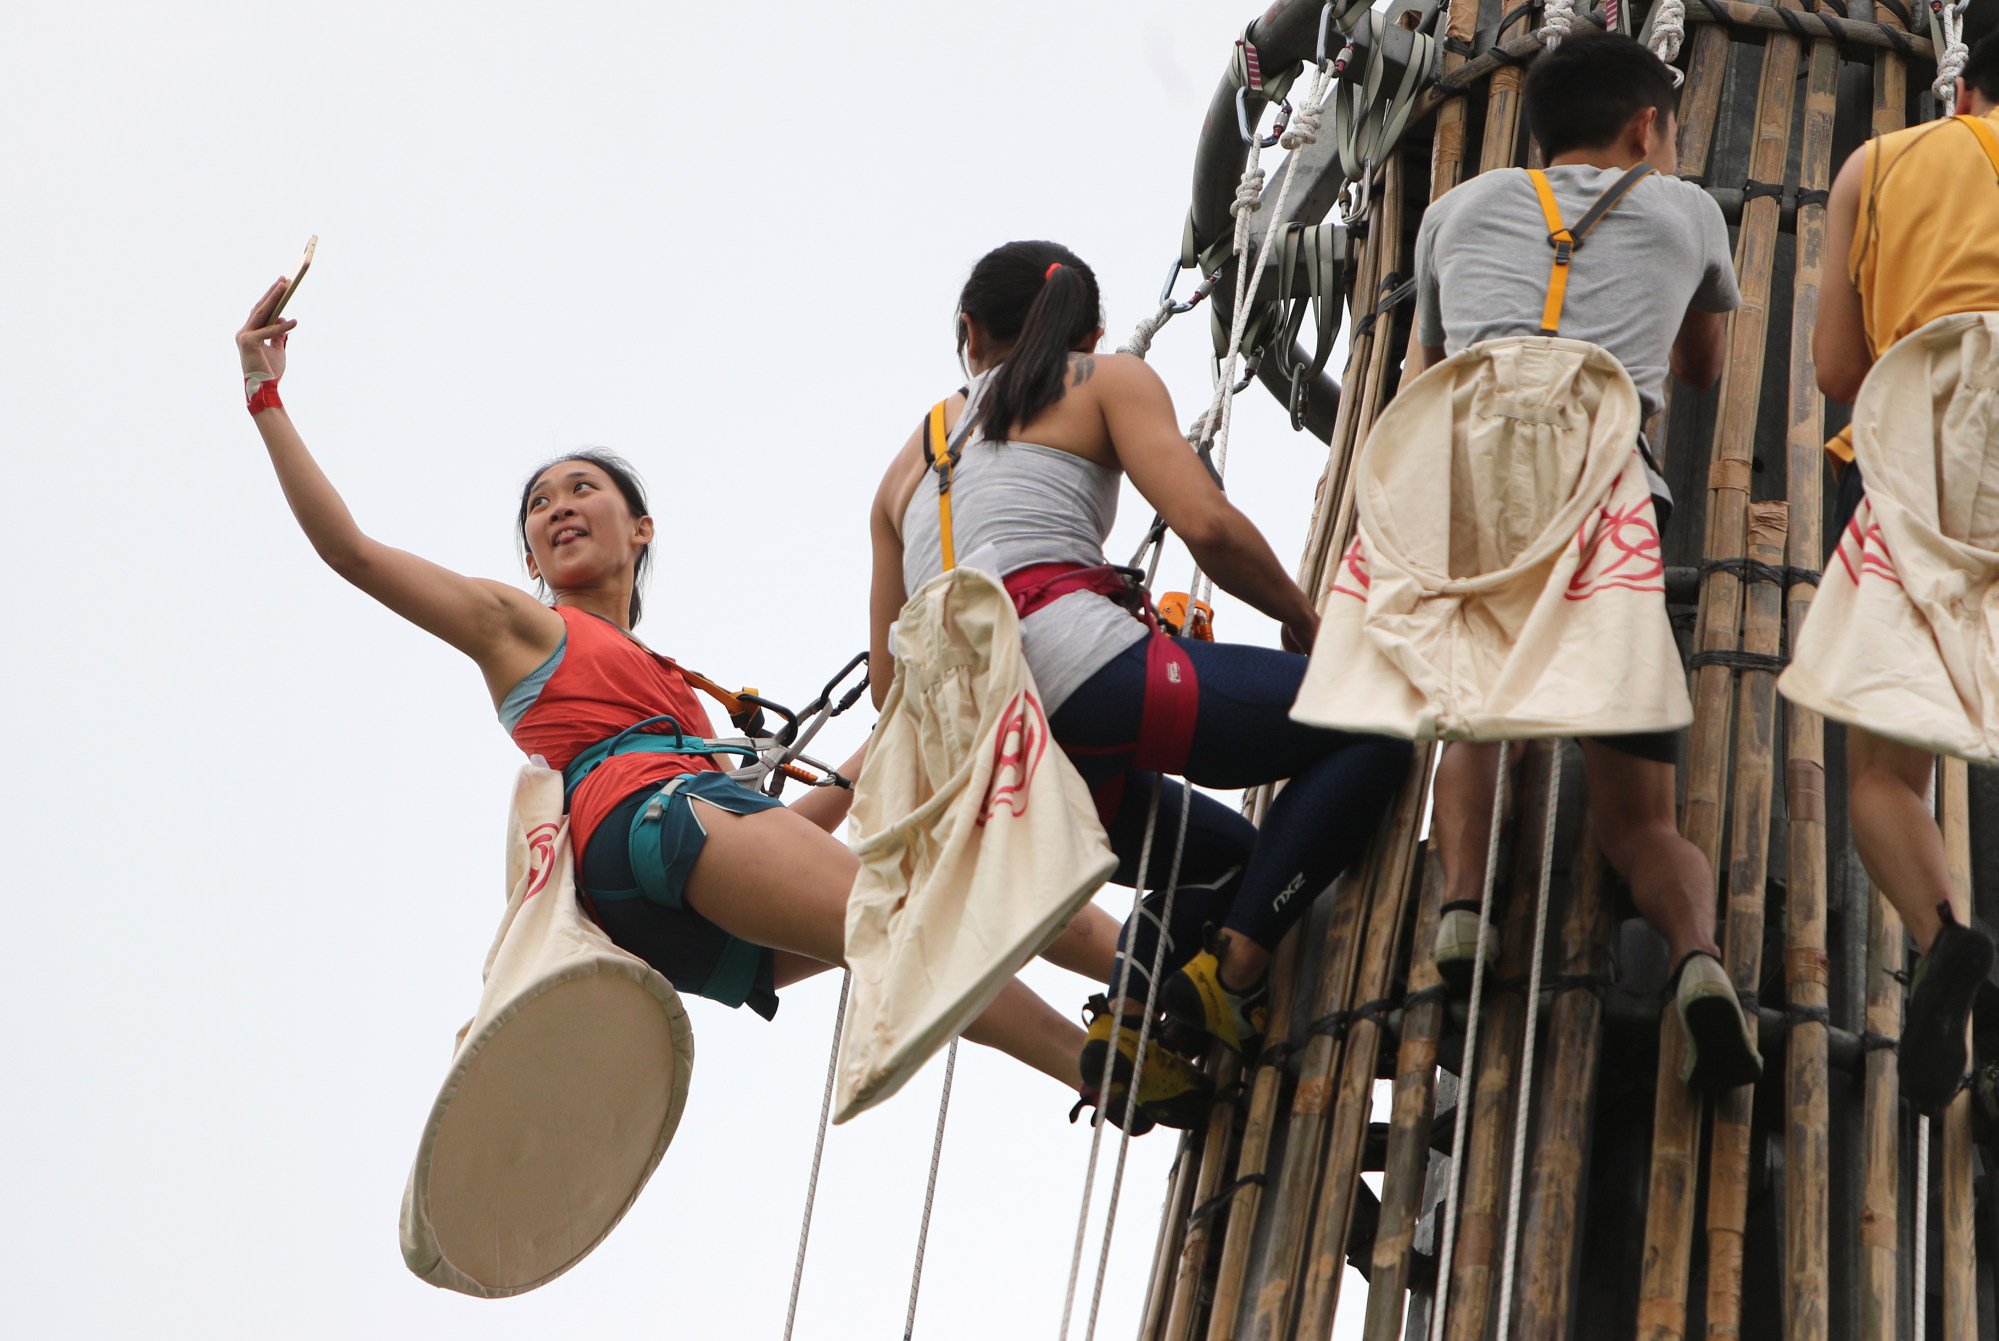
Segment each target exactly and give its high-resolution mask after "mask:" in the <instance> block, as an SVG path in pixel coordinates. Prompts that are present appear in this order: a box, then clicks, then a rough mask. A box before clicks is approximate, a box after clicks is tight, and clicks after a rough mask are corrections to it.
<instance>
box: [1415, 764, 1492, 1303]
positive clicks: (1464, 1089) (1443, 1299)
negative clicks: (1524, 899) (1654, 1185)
mask: <svg viewBox="0 0 1999 1341" xmlns="http://www.w3.org/2000/svg"><path fill="white" fill-rule="evenodd" d="M1507 750H1508V747H1507V745H1506V744H1505V743H1504V742H1501V744H1500V747H1499V776H1498V778H1497V779H1496V780H1495V781H1494V783H1493V788H1492V831H1491V833H1490V835H1489V836H1488V837H1487V839H1486V846H1485V896H1484V898H1483V899H1482V900H1481V901H1480V903H1479V909H1478V946H1477V948H1476V949H1474V950H1473V952H1472V967H1471V1003H1470V1005H1469V1006H1468V1007H1467V1008H1466V1011H1465V1045H1464V1051H1463V1053H1462V1054H1461V1055H1460V1056H1459V1058H1458V1116H1457V1121H1456V1122H1455V1123H1454V1124H1452V1129H1451V1172H1450V1179H1449V1181H1448V1182H1446V1183H1445V1184H1444V1238H1443V1242H1442V1244H1441V1245H1439V1249H1438V1253H1437V1306H1436V1311H1435V1312H1433V1313H1431V1315H1430V1341H1443V1338H1444V1314H1445V1311H1446V1310H1447V1309H1448V1308H1449V1307H1450V1301H1451V1250H1452V1248H1453V1246H1454V1245H1455V1244H1456V1242H1457V1237H1458V1184H1459V1182H1460V1181H1461V1180H1462V1179H1463V1176H1464V1162H1465V1129H1466V1128H1467V1127H1469V1126H1471V1097H1472V1074H1471V1073H1472V1068H1473V1067H1474V1066H1476V1065H1477V1061H1478V1022H1479V1015H1480V1013H1481V1012H1480V1010H1479V998H1480V996H1481V995H1482V994H1483V992H1484V991H1485V946H1486V937H1487V935H1488V934H1489V932H1490V930H1491V926H1492V923H1491V919H1490V918H1488V917H1487V916H1486V913H1487V911H1488V910H1489V909H1490V908H1491V907H1492V884H1493V877H1494V875H1495V874H1496V873H1497V871H1498V867H1499V832H1500V818H1501V816H1503V815H1504V814H1505V813H1506V755H1507Z"/></svg>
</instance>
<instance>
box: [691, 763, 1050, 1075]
mask: <svg viewBox="0 0 1999 1341" xmlns="http://www.w3.org/2000/svg"><path fill="white" fill-rule="evenodd" d="M693 804H695V805H697V806H699V807H700V809H699V810H698V812H697V813H698V814H699V815H700V818H701V826H702V827H703V828H704V829H706V830H707V831H708V841H707V843H706V844H705V845H704V846H703V847H702V849H701V855H700V856H699V857H698V858H696V859H695V862H694V870H693V871H692V872H691V873H690V874H689V876H688V880H687V890H686V899H687V903H688V906H689V907H691V908H693V909H694V910H695V911H697V912H699V913H700V914H701V915H702V916H703V917H706V918H707V919H708V920H709V921H711V922H713V923H715V925H717V926H719V927H721V928H722V930H724V931H726V932H728V933H729V934H730V935H732V936H738V937H741V938H742V939H743V940H746V941H752V942H754V943H756V944H758V945H768V946H770V947H771V948H772V949H773V950H776V951H778V952H779V953H780V954H783V953H784V952H787V951H788V952H790V954H789V956H787V957H786V958H785V960H784V963H785V964H786V966H787V969H789V970H796V969H799V968H802V967H804V965H803V964H802V963H801V959H803V960H817V961H819V962H821V963H824V964H843V963H845V962H846V960H845V957H844V951H845V948H846V935H847V895H848V892H849V891H850V890H852V889H853V886H854V872H855V871H856V870H857V869H858V866H859V863H857V862H856V861H855V859H854V854H853V853H852V852H849V851H848V850H847V846H846V844H844V843H842V842H840V841H839V840H838V839H836V838H834V837H832V836H831V835H830V834H828V833H827V832H826V831H825V830H823V829H821V828H819V827H818V826H816V825H814V824H813V823H812V822H811V821H810V820H809V819H805V818H803V817H801V816H799V815H795V814H793V813H792V812H791V811H789V810H765V811H761V812H759V813H757V814H754V815H731V814H729V813H728V812H727V811H725V810H720V809H718V808H716V807H714V806H711V805H708V804H707V803H706V802H703V801H699V800H697V801H695V802H693ZM792 956H796V957H797V958H793V957H792ZM965 1037H967V1038H969V1039H971V1040H972V1041H973V1042H975V1043H984V1044H986V1045H987V1046H989V1047H993V1048H997V1049H999V1050H1000V1051H1001V1052H1004V1053H1006V1054H1007V1055H1009V1056H1011V1057H1015V1058H1018V1059H1019V1060H1020V1061H1023V1062H1025V1063H1027V1064H1028V1065H1029V1066H1031V1067H1033V1068H1034V1069H1035V1070H1037V1071H1040V1072H1041V1073H1042V1074H1044V1075H1048V1076H1052V1077H1054V1078H1055V1079H1056V1080H1059V1081H1061V1082H1062V1083H1063V1084H1064V1085H1067V1086H1069V1087H1071V1088H1074V1087H1075V1085H1076V1083H1077V1078H1078V1073H1077V1069H1076V1057H1077V1054H1078V1053H1079V1052H1080V1051H1081V1050H1082V1046H1083V1031H1082V1029H1081V1028H1079V1027H1078V1026H1076V1025H1074V1024H1070V1023H1069V1022H1068V1021H1067V1020H1065V1019H1064V1018H1063V1017H1062V1016H1061V1015H1060V1014H1058V1013H1057V1012H1056V1010H1055V1009H1054V1007H1052V1006H1050V1005H1048V1004H1047V1003H1046V1002H1044V1001H1042V1000H1041V999H1040V998H1039V997H1037V996H1035V995H1034V993H1033V992H1031V991H1029V990H1028V989H1027V988H1025V987H1023V986H1021V985H1020V983H1019V982H1012V983H1009V984H1008V985H1007V987H1006V989H1005V990H1004V991H1002V992H1001V993H1000V995H999V997H998V998H997V999H996V1000H995V1001H994V1002H993V1003H992V1004H991V1005H990V1006H988V1007H986V1009H985V1013H984V1014H982V1015H981V1016H979V1018H978V1019H977V1020H975V1021H973V1022H972V1025H971V1027H970V1028H968V1029H966V1030H965Z"/></svg>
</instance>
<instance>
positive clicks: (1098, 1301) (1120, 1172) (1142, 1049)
mask: <svg viewBox="0 0 1999 1341" xmlns="http://www.w3.org/2000/svg"><path fill="white" fill-rule="evenodd" d="M1153 805H1154V808H1155V809H1156V808H1157V806H1158V800H1157V799H1156V798H1155V799H1154V801H1153ZM1193 807H1194V784H1192V783H1191V782H1187V781H1186V780H1184V779H1182V781H1181V783H1180V832H1179V835H1178V836H1177V837H1176V838H1175V839H1174V840H1173V862H1172V865H1170V866H1169V867H1168V868H1167V871H1166V899H1165V903H1164V906H1163V907H1162V908H1161V910H1160V917H1161V920H1162V921H1169V920H1170V919H1171V918H1172V916H1173V895H1174V893H1175V891H1176V890H1178V888H1179V885H1180V859H1181V858H1182V857H1183V856H1184V855H1185V854H1186V851H1187V821H1188V818H1189V816H1190V814H1191V813H1192V811H1193ZM1166 941H1167V937H1166V934H1165V929H1164V927H1163V926H1162V928H1161V930H1160V935H1159V941H1158V944H1156V945H1155V946H1154V947H1153V951H1152V982H1151V984H1150V985H1149V986H1148V987H1147V988H1146V993H1145V1018H1144V1020H1143V1021H1142V1022H1141V1023H1140V1025H1139V1028H1138V1047H1137V1049H1136V1051H1135V1053H1134V1055H1133V1057H1132V1060H1131V1088H1130V1089H1129V1090H1128V1091H1126V1096H1125V1103H1124V1122H1123V1124H1122V1126H1121V1127H1120V1128H1119V1131H1118V1147H1117V1164H1116V1165H1115V1166H1114V1167H1113V1168H1112V1170H1111V1195H1110V1198H1109V1200H1108V1201H1106V1202H1105V1204H1104V1238H1103V1243H1102V1245H1101V1246H1100V1247H1099V1248H1098V1250H1097V1280H1096V1284H1095V1285H1094V1286H1093V1287H1092V1288H1091V1290H1090V1317H1089V1321H1088V1322H1087V1323H1085V1324H1084V1327H1083V1341H1092V1338H1094V1337H1095V1336H1096V1334H1097V1310H1098V1309H1099V1308H1100V1307H1101V1306H1102V1304H1103V1300H1104V1278H1105V1277H1106V1276H1108V1275H1109V1274H1110V1269H1111V1234H1112V1232H1113V1231H1114V1230H1115V1229H1116V1228H1117V1208H1118V1199H1119V1197H1120V1195H1121V1194H1122V1193H1123V1191H1124V1166H1125V1160H1126V1158H1127V1157H1128V1156H1129V1154H1130V1152H1131V1115H1132V1111H1133V1110H1134V1109H1136V1108H1137V1107H1138V1084H1139V1080H1140V1078H1141V1077H1143V1076H1144V1074H1145V1059H1146V1053H1147V1049H1148V1046H1149V1045H1150V1043H1151V1041H1152V1016H1153V1005H1152V1001H1153V996H1154V994H1155V993H1157V992H1158V990H1159V979H1160V976H1161V975H1162V974H1163V973H1164V972H1165V971H1166ZM904 1341H908V1339H907V1338H904Z"/></svg>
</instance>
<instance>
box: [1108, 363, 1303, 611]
mask: <svg viewBox="0 0 1999 1341" xmlns="http://www.w3.org/2000/svg"><path fill="white" fill-rule="evenodd" d="M1097 382H1098V386H1099V391H1098V395H1099V397H1100V404H1101V405H1102V406H1103V414H1104V427H1105V429H1106V430H1107V431H1108V433H1109V435H1110V439H1111V448H1112V450H1113V451H1115V452H1116V453H1117V458H1118V463H1119V464H1120V465H1121V466H1123V467H1124V471H1125V473H1126V474H1127V475H1129V476H1130V477H1131V482H1132V484H1133V485H1134V486H1136V487H1137V489H1138V492H1139V493H1140V494H1142V495H1144V497H1145V500H1146V501H1147V502H1148V503H1150V504H1152V506H1153V507H1155V508H1157V509H1158V510H1159V515H1160V516H1161V517H1164V518H1165V519H1166V524H1167V525H1168V526H1170V527H1172V528H1173V531H1174V533H1175V534H1176V535H1178V536H1179V537H1180V539H1181V540H1182V541H1183V542H1184V543H1185V544H1186V546H1187V549H1188V550H1189V552H1191V553H1192V554H1193V556H1194V560H1195V562H1197V563H1199V564H1200V565H1201V567H1202V568H1203V569H1204V570H1205V571H1206V572H1207V573H1208V575H1209V576H1210V577H1212V578H1214V580H1215V582H1216V584H1217V585H1219V586H1220V587H1221V588H1222V589H1223V590H1225V591H1228V592H1229V593H1231V594H1232V595H1235V596H1238V597H1240V598H1241V599H1243V600H1244V601H1246V602H1248V603H1249V604H1250V605H1252V606H1254V607H1255V608H1256V609H1258V610H1261V611H1262V612H1263V613H1264V614H1266V615H1269V616H1270V617H1271V618H1272V619H1275V620H1277V621H1278V622H1279V623H1281V624H1282V625H1283V626H1284V636H1285V639H1286V641H1287V642H1288V643H1290V644H1291V645H1292V646H1293V647H1294V648H1295V649H1296V650H1299V651H1304V650H1306V649H1309V648H1310V647H1311V646H1312V640H1313V638H1314V636H1315V635H1316V634H1317V632H1318V627H1319V616H1318V612H1317V611H1315V610H1314V609H1313V608H1312V602H1311V600H1310V599H1309V598H1308V597H1307V596H1306V595H1305V593H1304V591H1303V590H1302V589H1301V588H1300V587H1299V586H1298V584H1297V583H1296V582H1294V581H1292V580H1291V574H1290V573H1288V572H1286V571H1285V569H1284V565H1283V564H1281V563H1279V562H1278V559H1277V555H1276V554H1275V553H1273V552H1272V551H1271V548H1270V543H1269V542H1268V541H1266V540H1265V539H1264V538H1263V534H1262V533H1261V532H1260V531H1258V530H1257V529H1256V527H1255V525H1254V524H1252V523H1251V522H1250V520H1249V518H1248V517H1246V516H1244V515H1243V514H1242V513H1241V512H1240V511H1239V510H1238V509H1237V508H1236V506H1235V504H1233V503H1231V502H1229V500H1228V496H1227V495H1226V494H1224V493H1223V492H1222V491H1221V489H1220V488H1219V487H1218V486H1217V485H1216V484H1215V481H1214V477H1213V476H1211V475H1210V474H1208V471H1207V468H1206V467H1205V466H1203V465H1202V464H1201V461H1200V458H1199V457H1197V456H1196V455H1195V454H1194V453H1193V452H1192V451H1190V450H1188V447H1187V440H1186V439H1185V438H1184V437H1182V436H1181V434H1180V427H1179V425H1178V423H1176V422H1175V420H1174V417H1173V398H1172V397H1171V396H1170V395H1168V394H1167V391H1166V384H1165V383H1164V382H1162V381H1160V380H1159V374H1158V373H1156V372H1154V371H1153V370H1152V369H1151V368H1149V367H1147V366H1146V364H1145V362H1144V361H1143V360H1142V359H1137V358H1133V357H1131V356H1129V355H1123V354H1113V355H1109V356H1104V357H1099V358H1098V359H1097Z"/></svg>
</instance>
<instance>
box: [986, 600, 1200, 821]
mask: <svg viewBox="0 0 1999 1341" xmlns="http://www.w3.org/2000/svg"><path fill="white" fill-rule="evenodd" d="M1006 590H1007V594H1008V595H1010V596H1012V597H1013V608H1014V611H1015V613H1017V614H1018V615H1019V616H1020V617H1021V618H1022V619H1026V618H1027V617H1028V616H1029V615H1031V614H1033V613H1034V612H1035V611H1036V610H1039V609H1041V608H1042V607H1043V606H1046V605H1049V604H1052V603H1053V602H1055V601H1057V600H1060V599H1061V598H1062V597H1064V596H1067V595H1070V594H1072V593H1074V592H1078V591H1090V592H1095V593H1096V594H1097V595H1099V596H1108V597H1110V598H1111V599H1112V600H1116V601H1119V602H1123V601H1124V600H1125V599H1126V598H1127V597H1128V596H1129V595H1130V593H1131V584H1130V582H1129V580H1128V579H1127V578H1126V576H1125V574H1124V573H1123V572H1121V571H1120V570H1118V569H1116V568H1113V567H1111V566H1110V565H1108V564H1092V565H1078V564H1067V563H1036V564H1029V565H1028V566H1027V567H1025V568H1017V569H1015V570H1014V571H1013V572H1011V573H1008V574H1007V576H1006ZM1141 609H1142V610H1143V611H1144V613H1142V614H1140V615H1138V616H1137V617H1138V618H1140V619H1143V620H1144V621H1145V624H1146V626H1147V627H1148V628H1150V629H1151V630H1152V633H1151V636H1150V637H1149V638H1147V640H1146V644H1145V700H1144V702H1143V703H1142V704H1141V705H1140V708H1139V718H1138V739H1137V740H1135V741H1132V742H1130V743H1129V744H1126V745H1114V746H1105V747H1092V748H1086V749H1078V750H1072V751H1071V753H1074V754H1122V753H1124V752H1125V751H1127V750H1129V751H1130V752H1131V761H1132V765H1133V767H1135V768H1142V769H1148V770H1151V771H1154V772H1159V773H1173V774H1180V773H1184V772H1185V771H1186V768H1187V756H1188V755H1189V754H1190V753H1192V752H1193V748H1194V719H1195V717H1196V716H1197V715H1198V713H1199V710H1200V703H1201V682H1200V678H1199V676H1197V675H1196V674H1195V671H1194V661H1193V658H1191V657H1189V656H1188V655H1187V649H1186V648H1184V647H1182V646H1181V645H1180V643H1179V642H1178V640H1176V639H1174V638H1171V637H1168V636H1167V634H1166V632H1165V630H1163V629H1161V628H1160V627H1159V621H1158V620H1157V619H1155V618H1153V617H1152V612H1151V602H1150V601H1149V600H1148V601H1146V602H1144V603H1143V605H1142V606H1141ZM1064 748H1067V747H1066V746H1065V747H1064ZM1092 794H1093V795H1094V796H1095V797H1096V801H1097V814H1098V817H1099V818H1100V819H1102V820H1103V822H1104V823H1105V824H1106V825H1108V824H1109V823H1110V822H1111V821H1112V820H1113V819H1115V818H1116V816H1117V809H1118V806H1119V805H1120V804H1121V803H1122V801H1123V798H1124V778H1123V776H1122V775H1120V776H1119V777H1116V778H1114V779H1112V780H1111V782H1110V783H1108V784H1105V785H1103V786H1100V787H1098V788H1096V789H1095V790H1094V791H1093V793H1092Z"/></svg>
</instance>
